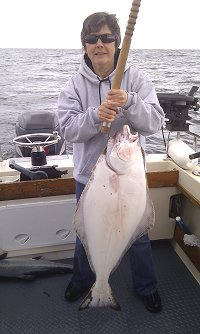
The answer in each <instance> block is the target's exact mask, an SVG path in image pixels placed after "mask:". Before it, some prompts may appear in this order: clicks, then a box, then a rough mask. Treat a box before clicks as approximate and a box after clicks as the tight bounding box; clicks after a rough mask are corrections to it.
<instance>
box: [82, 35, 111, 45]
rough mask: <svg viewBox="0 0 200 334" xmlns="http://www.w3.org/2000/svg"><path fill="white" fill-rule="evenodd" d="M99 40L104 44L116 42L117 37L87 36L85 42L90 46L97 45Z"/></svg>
mask: <svg viewBox="0 0 200 334" xmlns="http://www.w3.org/2000/svg"><path fill="white" fill-rule="evenodd" d="M99 38H100V40H101V41H102V43H112V42H115V36H114V35H111V34H103V35H87V36H85V42H86V43H88V44H96V43H97V41H98V39H99Z"/></svg>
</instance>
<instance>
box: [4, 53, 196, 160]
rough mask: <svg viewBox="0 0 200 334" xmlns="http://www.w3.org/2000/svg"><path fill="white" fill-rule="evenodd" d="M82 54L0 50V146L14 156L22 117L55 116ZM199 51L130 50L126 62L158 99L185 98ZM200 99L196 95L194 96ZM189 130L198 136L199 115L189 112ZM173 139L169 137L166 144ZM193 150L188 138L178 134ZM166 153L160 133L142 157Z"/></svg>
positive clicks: (194, 73) (190, 138)
mask: <svg viewBox="0 0 200 334" xmlns="http://www.w3.org/2000/svg"><path fill="white" fill-rule="evenodd" d="M81 57H82V50H78V49H77V50H69V49H0V144H1V146H2V151H3V152H4V153H5V156H6V157H10V156H12V155H14V154H15V147H14V145H13V143H12V139H13V138H14V137H15V136H16V134H15V125H16V122H17V119H18V116H19V114H20V113H21V112H22V111H27V112H28V111H30V110H51V111H55V112H56V110H57V99H58V95H59V93H60V90H61V88H62V87H63V86H64V84H65V83H66V81H67V80H68V78H69V77H70V76H71V75H73V74H74V73H76V71H77V70H78V68H79V63H80V59H81ZM199 59H200V50H130V52H129V57H128V62H130V63H131V64H135V65H137V66H139V67H140V68H141V69H143V70H144V71H145V72H146V73H147V74H148V75H149V76H150V78H151V80H152V81H153V83H154V84H155V87H156V91H157V92H161V93H181V94H186V95H187V94H188V92H189V91H190V89H191V87H192V86H194V85H195V86H199V87H200V62H199ZM196 96H197V97H198V98H200V89H199V91H198V92H197V93H196ZM190 116H191V117H192V120H191V121H190V123H191V125H190V130H191V131H193V132H195V133H199V134H200V112H199V111H191V113H190ZM175 135H176V133H171V134H170V136H171V138H172V137H173V136H175ZM181 136H182V137H183V140H184V141H185V142H187V143H188V144H189V145H191V144H192V139H193V138H192V137H191V136H186V135H185V134H184V133H181ZM153 152H165V146H164V142H163V137H162V133H161V131H160V132H158V133H157V134H155V135H153V136H150V137H148V138H147V153H153Z"/></svg>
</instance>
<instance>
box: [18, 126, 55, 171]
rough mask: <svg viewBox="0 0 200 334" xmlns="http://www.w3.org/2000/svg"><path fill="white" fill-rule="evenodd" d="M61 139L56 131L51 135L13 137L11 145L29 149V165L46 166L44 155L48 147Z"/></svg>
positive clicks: (34, 134) (39, 134)
mask: <svg viewBox="0 0 200 334" xmlns="http://www.w3.org/2000/svg"><path fill="white" fill-rule="evenodd" d="M60 139H61V137H60V136H59V135H58V132H57V131H54V132H53V133H30V134H26V135H22V136H18V137H15V138H14V139H13V143H14V144H16V145H17V146H21V147H28V148H30V149H31V163H32V165H33V166H42V165H46V163H47V159H46V153H47V149H48V146H50V145H55V144H56V143H58V142H59V141H60Z"/></svg>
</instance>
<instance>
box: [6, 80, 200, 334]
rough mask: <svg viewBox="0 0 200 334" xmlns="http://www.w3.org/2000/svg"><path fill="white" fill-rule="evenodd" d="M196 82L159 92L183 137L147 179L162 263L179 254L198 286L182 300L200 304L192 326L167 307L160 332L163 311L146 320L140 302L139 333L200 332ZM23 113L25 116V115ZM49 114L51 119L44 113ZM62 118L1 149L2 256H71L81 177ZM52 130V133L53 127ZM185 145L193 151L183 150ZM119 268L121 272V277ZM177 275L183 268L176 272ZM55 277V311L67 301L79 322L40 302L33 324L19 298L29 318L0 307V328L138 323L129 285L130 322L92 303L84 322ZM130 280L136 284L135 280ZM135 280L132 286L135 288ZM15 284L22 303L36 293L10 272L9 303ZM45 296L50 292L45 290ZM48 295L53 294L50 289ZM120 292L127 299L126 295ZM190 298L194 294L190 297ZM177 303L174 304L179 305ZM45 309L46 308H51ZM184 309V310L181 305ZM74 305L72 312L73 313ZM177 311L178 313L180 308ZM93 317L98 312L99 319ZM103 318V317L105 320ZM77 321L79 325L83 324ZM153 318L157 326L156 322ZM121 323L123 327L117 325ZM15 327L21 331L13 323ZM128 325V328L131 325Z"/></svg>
mask: <svg viewBox="0 0 200 334" xmlns="http://www.w3.org/2000/svg"><path fill="white" fill-rule="evenodd" d="M197 89H198V87H196V86H194V87H192V89H191V90H190V92H189V94H187V95H184V94H178V93H170V94H166V93H160V94H159V93H158V98H159V101H160V103H161V105H162V107H163V109H164V111H165V114H166V128H165V130H164V133H165V134H168V135H169V133H172V132H173V133H175V134H176V138H175V141H176V144H177V141H178V142H179V146H176V145H174V147H175V148H173V146H171V148H170V145H169V143H167V149H166V152H165V153H152V154H147V155H146V168H147V173H146V174H147V181H148V186H149V190H150V195H151V198H152V200H153V203H154V208H155V216H156V221H155V226H154V227H153V229H152V230H151V231H150V233H149V235H150V239H151V240H152V245H155V246H153V247H154V248H153V249H154V250H155V252H156V251H157V254H158V258H159V254H161V255H160V256H162V255H163V259H162V258H161V259H160V261H161V263H163V261H165V264H164V267H165V268H168V266H169V268H170V263H173V257H175V263H176V264H177V263H178V266H181V270H183V272H184V275H186V280H185V283H184V284H193V287H192V289H193V291H195V296H194V295H193V297H192V298H193V300H190V301H189V302H188V300H187V301H185V304H184V308H186V309H187V305H186V304H188V305H189V306H188V307H191V303H194V304H195V303H196V304H195V310H194V309H193V311H192V312H193V314H190V315H189V316H190V317H191V319H192V324H191V323H190V329H188V328H186V327H185V326H186V323H185V321H188V315H187V316H185V320H184V319H183V318H181V319H179V315H176V314H175V316H173V317H172V315H170V313H169V312H168V313H167V314H166V313H164V316H165V318H166V316H169V317H170V316H171V320H169V322H168V323H167V326H168V331H162V330H163V328H164V327H163V326H165V325H163V318H162V316H161V320H162V321H161V323H160V324H159V318H157V323H155V324H154V320H153V319H152V317H150V316H147V318H146V320H144V319H143V318H142V317H143V313H141V312H142V311H141V310H140V306H138V305H137V306H138V307H139V308H138V310H139V311H138V312H140V314H138V315H137V310H135V312H136V316H135V315H134V316H135V317H136V320H137V317H138V319H140V320H141V319H142V323H144V324H145V323H146V325H147V327H148V326H149V327H148V328H147V329H146V331H143V329H142V328H143V327H142V326H141V327H137V328H136V329H135V331H134V333H164V332H165V333H166V332H168V333H179V332H181V333H199V328H200V327H198V328H197V324H199V318H198V319H197V317H196V314H197V313H198V312H199V310H200V303H199V299H198V298H199V297H200V289H199V284H200V247H199V239H200V221H199V217H200V165H199V164H198V158H199V157H200V153H199V152H198V151H197V147H198V142H199V141H200V135H199V134H198V133H193V132H191V131H190V128H189V123H188V120H189V119H190V116H189V114H188V112H189V111H191V110H192V109H193V110H198V108H199V101H198V98H196V97H195V96H194V95H195V93H196V91H197ZM23 116H24V115H23ZM26 116H27V115H26ZM26 116H25V117H26ZM37 116H38V115H35V114H34V115H31V117H37ZM50 116H52V115H50ZM20 117H21V116H20ZM21 119H23V121H24V118H23V117H22V118H21ZM45 119H47V118H46V115H45ZM32 120H33V118H31V122H32ZM56 122H57V121H55V119H54V117H53V126H52V124H51V126H49V127H48V128H47V129H43V128H40V129H38V128H36V129H35V130H34V131H33V133H29V131H30V129H28V133H24V132H22V133H20V134H19V132H18V133H17V134H18V135H17V137H15V138H14V139H13V142H14V143H15V145H16V156H15V157H12V158H8V159H4V158H3V154H1V156H0V231H1V233H0V255H1V254H5V256H6V257H7V258H10V259H16V260H18V259H24V258H26V259H27V258H35V257H42V258H45V259H49V260H54V261H68V262H69V263H71V262H72V258H73V252H74V246H75V240H76V235H75V232H74V230H73V226H72V219H73V214H74V212H75V208H76V199H75V181H74V179H73V154H72V151H71V150H70V149H69V150H66V146H65V143H64V142H63V141H62V139H61V136H60V134H59V129H58V128H57V126H56V124H57V123H56ZM18 130H19V127H18ZM51 130H52V132H50V131H51ZM23 131H24V129H23ZM45 131H46V132H45ZM182 133H184V134H187V136H190V138H192V141H193V147H192V148H191V147H189V146H187V145H186V144H185V145H186V146H187V149H186V151H185V147H186V146H184V148H183V151H181V149H180V150H179V147H182V145H184V143H183V141H182V140H181V134H182ZM171 142H172V141H171ZM172 144H173V143H172ZM58 145H59V147H58ZM180 145H181V146H180ZM177 147H178V149H177ZM169 148H170V149H169ZM185 152H186V153H187V154H185ZM173 153H174V154H173ZM183 155H184V157H183ZM165 250H166V251H167V252H168V251H169V258H166V256H165ZM177 261H178V262H177ZM0 266H1V260H0ZM127 266H128V264H127V259H126V257H125V259H124V260H123V261H122V264H120V266H119V268H118V269H117V270H116V272H115V273H114V274H113V277H114V278H113V280H114V283H113V284H115V279H116V282H118V283H119V280H120V275H122V274H120V268H122V269H121V270H122V271H123V270H128V269H126V268H127ZM163 270H164V269H163ZM166 270H167V269H166ZM167 273H168V271H167ZM117 275H119V278H118V277H117ZM170 275H171V276H174V277H171V279H172V281H170V282H171V283H170V284H173V280H174V285H173V287H172V286H171V290H173V293H174V294H175V295H176V293H175V292H174V291H175V290H174V289H176V288H177V289H178V287H177V285H176V286H175V284H177V277H175V276H176V275H175V274H174V273H170ZM178 275H179V274H178V273H177V276H178ZM187 275H189V276H187ZM121 277H122V276H121ZM178 277H179V278H178V283H179V284H181V279H182V280H184V278H183V277H180V276H178ZM188 277H189V279H188ZM165 278H166V279H167V275H166V272H165V276H164V280H165ZM53 279H54V278H50V277H48V278H45V279H44V278H43V279H42V280H39V281H38V282H39V283H40V284H41V285H42V289H43V290H44V293H45V291H46V290H45V289H47V288H46V287H47V286H48V284H53V282H54V280H53ZM56 279H57V285H58V286H59V288H60V289H61V290H58V291H59V293H60V294H59V293H58V296H57V295H56V297H55V296H54V297H55V298H57V299H56V300H57V302H58V305H54V307H55V308H57V311H55V310H54V311H55V312H57V313H58V314H59V313H60V314H62V315H63V312H65V311H64V309H65V307H66V308H67V310H68V314H70V317H72V319H74V320H73V324H70V325H69V317H67V314H66V319H65V317H62V320H61V318H60V321H61V323H60V324H59V323H57V320H56V319H55V322H53V319H51V318H49V319H46V320H44V318H45V317H44V312H43V310H42V309H41V308H39V311H38V312H37V311H36V313H35V314H36V315H37V317H39V318H35V316H34V315H33V314H32V317H33V318H34V322H35V326H36V327H35V329H34V325H33V324H31V323H30V324H29V322H28V320H27V319H26V317H30V315H26V310H25V308H24V306H21V311H20V309H19V310H17V302H16V301H15V302H14V304H15V312H16V314H18V316H19V317H22V319H24V323H25V324H26V325H25V327H24V325H23V324H22V323H21V322H20V321H18V319H17V318H16V316H15V315H13V313H12V312H13V311H12V310H8V309H6V312H2V311H0V332H1V334H4V333H6V334H9V333H15V334H17V333H18V331H19V333H21V334H22V333H37V334H39V333H46V331H45V330H44V326H46V325H44V323H46V324H49V323H50V324H51V325H47V326H50V327H49V329H48V333H52V334H53V333H57V334H59V333H63V332H64V330H66V328H70V331H69V332H70V333H86V332H87V333H90V329H89V327H90V325H91V326H93V327H91V328H93V330H92V331H91V333H92V332H93V331H94V330H95V328H97V327H95V326H97V325H98V326H99V327H98V329H96V331H97V333H103V332H104V333H108V332H109V333H122V332H123V333H133V332H132V331H130V328H129V327H126V326H128V325H127V323H128V322H130V323H131V326H132V327H131V328H133V327H134V326H135V325H134V324H133V323H132V320H130V317H131V315H130V311H129V310H128V309H127V307H126V305H129V306H130V297H129V294H128V292H127V296H126V297H127V301H126V303H125V304H124V309H125V311H124V312H125V313H126V320H125V324H122V323H123V321H124V320H123V317H125V315H124V313H123V312H122V316H120V317H119V318H118V320H116V319H115V317H116V316H114V315H113V313H112V312H113V311H110V312H111V313H109V312H108V311H105V310H92V311H91V312H89V313H87V315H86V318H85V319H87V322H86V323H85V322H84V321H86V320H83V319H84V315H83V313H84V312H83V313H81V315H77V310H76V308H75V306H70V305H68V306H66V304H65V303H66V302H65V301H64V297H63V295H61V293H62V294H63V293H64V288H65V285H66V280H67V278H66V277H64V278H63V277H62V278H61V277H57V276H56V277H55V280H56ZM187 282H189V283H187ZM39 283H38V284H39ZM11 284H12V285H11ZM116 284H117V283H116ZM119 284H123V279H121V280H120V283H119ZM128 284H129V285H130V282H129V283H128ZM163 284H164V283H163ZM129 285H128V289H129V292H130V287H129ZM19 287H20V289H21V290H20V291H21V297H22V298H20V297H19V296H20V294H17V292H16V291H18V289H19ZM194 287H195V288H194ZM11 288H12V289H13V290H12V293H13V294H14V295H16V296H18V297H17V298H20V300H19V305H20V304H21V303H22V304H21V305H26V303H27V300H26V297H25V295H24V294H23V291H25V292H26V293H28V294H29V293H30V291H29V290H28V289H29V288H28V287H27V284H25V285H23V284H22V283H21V282H20V283H19V282H18V281H14V282H12V283H11V282H10V280H6V279H4V280H1V283H0V291H1V292H0V293H5V294H4V295H3V298H5V301H6V302H8V300H7V298H8V296H9V293H8V291H11V290H7V289H11ZM51 288H52V285H51ZM23 289H24V290H23ZM115 289H116V290H117V289H118V288H117V287H115ZM33 290H34V289H33ZM171 290H170V291H171ZM13 291H14V292H13ZM27 291H28V292H27ZM34 291H35V290H34ZM51 291H53V290H51ZM52 293H53V292H52ZM185 293H186V291H182V294H183V296H185ZM36 295H37V293H36ZM46 295H47V296H48V293H47V292H46ZM43 297H44V295H43ZM10 298H11V299H12V296H10ZM30 298H33V299H34V298H35V299H34V305H35V306H34V307H36V308H37V306H36V305H38V303H43V302H44V301H43V299H42V298H41V296H40V297H38V295H37V298H36V297H34V295H31V297H30ZM45 298H48V297H46V296H45ZM59 298H60V299H59ZM121 298H123V297H122V295H121ZM187 298H189V299H190V297H188V296H187ZM195 298H196V300H195ZM23 299H24V302H23ZM49 300H50V298H49ZM58 300H59V301H62V305H61V304H59V301H58ZM12 302H13V301H12V300H10V301H9V302H8V303H9V305H12ZM45 303H46V301H45ZM53 304H54V302H53V301H52V298H51V302H50V304H48V307H47V308H49V311H47V313H48V312H50V313H51V312H52V313H51V317H52V316H53V314H54V311H53V309H52V307H53ZM75 304H76V303H75ZM136 304H137V303H136ZM45 305H46V304H45ZM57 306H58V307H57ZM10 307H11V306H10ZM59 307H60V308H59ZM70 307H71V309H70ZM171 307H172V305H171ZM173 307H175V308H176V305H175V306H173ZM173 307H172V308H173ZM19 308H20V307H19ZM47 308H46V309H45V310H47ZM28 309H29V306H28ZM179 310H182V309H181V307H180V305H179ZM187 310H188V309H187ZM168 311H169V310H168ZM27 312H28V311H27ZM30 312H31V307H30ZM39 312H40V313H41V314H42V319H40V315H39V314H40V313H39ZM72 312H74V313H73V314H72ZM86 312H87V311H86ZM95 312H96V313H95ZM106 312H108V313H106ZM163 312H164V311H163ZM176 312H178V311H177V309H176ZM188 312H189V311H188ZM5 314H8V318H7V320H6V319H5ZM24 314H25V315H26V316H25V315H24ZM145 315H146V313H145ZM95 317H97V319H98V320H97V321H96V322H95ZM102 317H103V318H102ZM63 318H64V319H63ZM31 319H32V318H31ZM102 319H104V320H102ZM45 321H46V322H45ZM90 321H91V324H90ZM107 321H110V323H111V324H112V329H111V328H110V327H109V325H108V324H107ZM145 321H146V322H145ZM98 322H101V325H100V323H98ZM20 323H21V325H20ZM78 323H79V325H77V324H78ZM83 323H84V325H83ZM136 323H137V322H136ZM139 323H140V321H139V322H138V324H137V326H139ZM169 323H170V325H169ZM177 323H178V324H179V329H178V330H180V331H178V330H177V331H176V329H174V331H173V328H175V326H176V324H177ZM16 324H17V326H19V329H16V327H15V326H16ZM89 324H90V325H89ZM150 324H151V326H152V327H150ZM29 325H30V328H29V331H28V329H27V326H29ZM199 325H200V324H199ZM37 326H38V327H37ZM67 326H69V327H67ZM76 326H78V327H76ZM81 326H82V327H81ZM84 326H86V327H84ZM88 326H89V327H88ZM116 326H118V327H117V328H116ZM159 326H160V327H159ZM170 326H171V327H170ZM173 326H174V327H173ZM181 326H183V327H181ZM14 327H15V330H14V329H13V328H14ZM36 328H37V329H36ZM84 328H85V329H84ZM100 328H101V329H100ZM127 328H129V330H128V329H127ZM169 328H171V329H169ZM181 328H182V329H181ZM161 329H162V330H161ZM26 330H27V331H26ZM184 330H186V331H184ZM66 332H67V331H66Z"/></svg>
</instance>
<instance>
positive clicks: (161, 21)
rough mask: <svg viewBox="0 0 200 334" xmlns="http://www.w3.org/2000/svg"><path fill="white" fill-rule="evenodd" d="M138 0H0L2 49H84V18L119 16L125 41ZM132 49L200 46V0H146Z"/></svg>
mask: <svg viewBox="0 0 200 334" xmlns="http://www.w3.org/2000/svg"><path fill="white" fill-rule="evenodd" d="M131 6H132V0H122V1H120V0H98V1H97V0H0V13H1V15H0V48H43V49H46V48H53V49H57V48H59V49H81V42H80V32H81V29H82V23H83V21H84V19H85V18H86V17H87V16H88V15H90V14H92V13H94V12H98V11H107V12H109V13H112V14H116V15H117V18H118V19H119V25H120V27H121V35H122V40H123V37H124V33H125V29H126V26H127V22H128V17H129V14H130V9H131ZM131 49H200V0H141V5H140V9H139V13H138V18H137V21H136V25H135V30H134V32H133V37H132V42H131Z"/></svg>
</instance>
